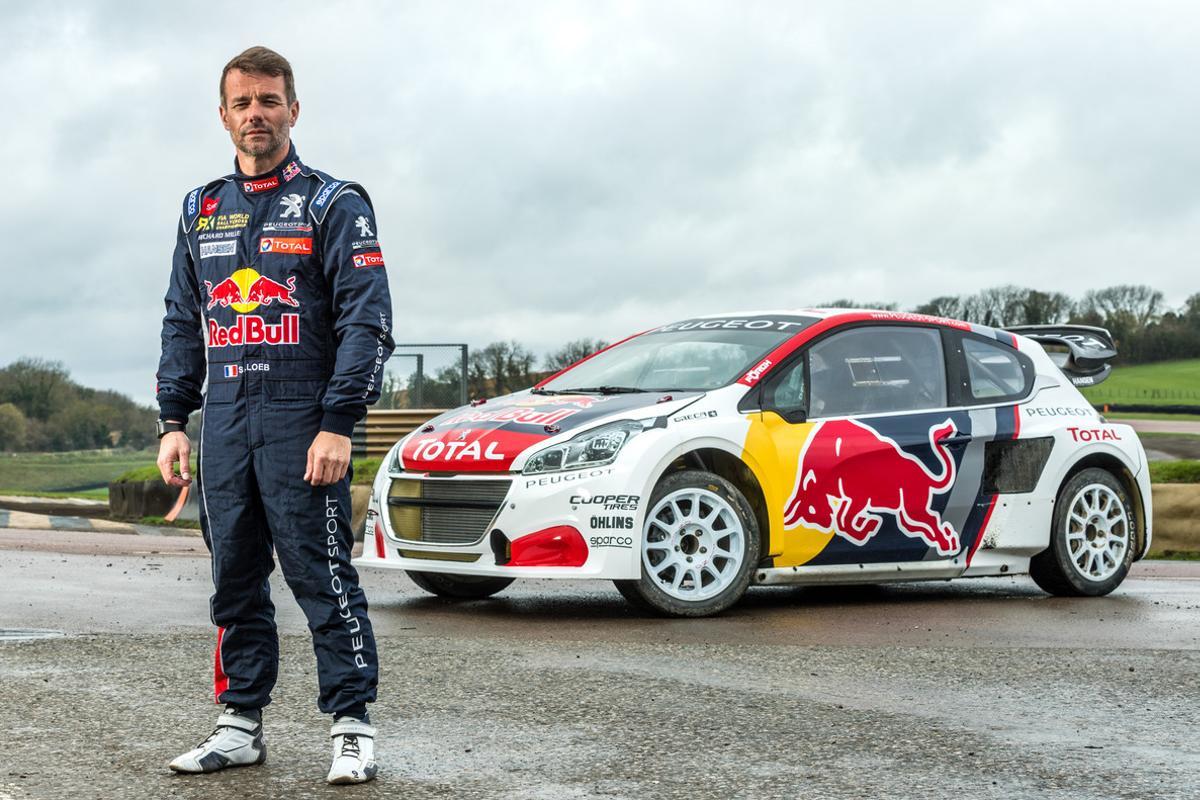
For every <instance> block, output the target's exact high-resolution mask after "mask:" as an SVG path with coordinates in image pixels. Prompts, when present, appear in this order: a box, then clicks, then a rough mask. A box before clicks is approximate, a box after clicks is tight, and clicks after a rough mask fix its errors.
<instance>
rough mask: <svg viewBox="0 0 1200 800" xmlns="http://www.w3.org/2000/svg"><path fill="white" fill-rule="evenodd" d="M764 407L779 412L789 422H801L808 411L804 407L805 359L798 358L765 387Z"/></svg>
mask: <svg viewBox="0 0 1200 800" xmlns="http://www.w3.org/2000/svg"><path fill="white" fill-rule="evenodd" d="M763 390H764V395H763V400H764V403H763V406H764V408H769V409H771V410H772V411H775V412H778V414H779V416H781V417H783V418H784V419H786V420H788V421H789V422H799V421H800V420H801V419H803V415H804V413H805V411H806V409H805V405H804V359H803V358H797V359H796V360H795V361H793V362H792V364H791V365H790V366H787V367H784V368H783V369H782V371H781V372H780V373H779V374H777V375H772V376H771V381H770V383H768V384H767V385H766V386H765V387H763Z"/></svg>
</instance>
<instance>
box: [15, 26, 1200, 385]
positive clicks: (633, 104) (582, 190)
mask: <svg viewBox="0 0 1200 800" xmlns="http://www.w3.org/2000/svg"><path fill="white" fill-rule="evenodd" d="M245 8H246V7H245V5H244V4H233V3H206V4H204V5H203V6H174V5H171V4H137V5H134V4H108V5H92V4H82V3H80V4H74V5H72V4H60V5H55V6H45V5H39V6H37V7H36V8H30V9H28V10H25V9H22V8H21V7H17V6H10V7H8V8H7V9H5V10H4V11H0V29H3V30H4V31H6V32H7V33H6V36H5V40H6V44H8V45H10V46H9V47H8V48H7V49H6V50H3V51H0V66H2V67H3V68H4V71H5V74H6V75H10V76H17V79H15V80H11V81H7V82H6V83H5V84H4V85H3V86H0V102H3V104H4V106H5V108H6V109H14V110H15V111H14V113H12V114H9V115H6V119H5V120H4V121H3V122H0V125H2V126H3V128H2V129H0V133H2V134H3V135H2V136H0V159H2V160H3V163H4V164H5V165H6V172H7V176H6V182H7V188H6V189H5V190H4V191H2V192H0V278H2V280H3V284H2V286H3V291H2V292H0V361H3V360H6V359H10V358H15V357H17V356H19V355H22V354H29V355H40V356H46V357H51V358H58V359H62V360H63V361H65V362H66V363H67V365H68V366H69V367H70V368H71V370H72V371H73V372H74V374H75V375H76V376H77V377H78V378H80V379H81V380H83V381H85V382H86V383H89V384H91V385H96V386H104V387H114V388H118V389H121V390H123V391H127V392H130V393H131V394H133V395H135V396H136V397H138V398H139V399H143V400H148V399H149V398H150V396H151V387H152V384H153V371H154V367H155V365H156V363H157V351H158V326H159V320H160V317H161V313H162V305H161V298H162V293H163V289H164V288H165V285H166V269H167V265H168V263H169V258H170V251H171V247H172V246H173V230H174V228H173V226H174V222H175V217H176V215H177V213H178V208H179V202H180V199H181V198H182V196H183V194H184V193H185V192H186V191H187V190H188V189H190V188H191V187H193V186H195V185H197V184H199V183H201V182H203V181H204V180H207V179H208V178H211V177H214V176H216V175H218V174H221V173H222V172H224V171H226V170H228V168H229V164H230V157H231V155H232V150H231V148H230V146H229V144H228V139H227V137H226V134H225V132H224V131H223V130H221V128H220V125H219V123H218V122H217V119H216V113H215V105H216V96H215V95H216V78H217V76H218V74H219V70H220V68H221V66H222V64H223V63H224V62H225V61H226V60H227V59H228V58H229V57H230V56H231V55H233V54H234V53H235V52H237V51H238V50H240V49H241V48H243V47H245V46H247V45H249V44H252V43H255V42H256V41H258V40H257V39H255V38H254V36H253V35H251V34H248V33H243V32H240V31H233V30H232V28H231V26H232V22H231V21H232V20H235V19H239V18H240V19H243V20H245V19H246V14H247V13H249V14H250V19H249V20H247V24H246V25H245V27H244V30H247V31H248V30H260V31H269V32H270V33H269V35H268V36H267V37H266V38H265V39H264V40H262V41H263V43H265V44H268V45H270V46H272V47H275V48H277V49H279V50H280V51H281V52H283V53H284V54H285V55H287V56H288V57H289V58H290V59H291V60H292V62H293V64H294V66H295V68H296V72H297V81H298V88H299V92H300V98H301V106H302V113H301V119H300V124H299V125H298V127H297V129H296V131H295V139H296V142H297V146H298V147H299V149H300V153H301V155H302V156H303V157H304V158H305V159H306V160H308V161H310V162H311V163H313V164H315V165H317V166H320V167H322V168H324V169H327V170H329V171H331V172H334V173H336V174H340V175H344V176H347V177H353V178H356V179H359V180H361V181H363V182H364V183H365V184H366V186H367V187H368V189H369V190H370V192H371V195H372V198H373V200H374V201H375V204H376V207H377V211H378V213H379V218H380V229H381V231H380V233H381V238H382V240H383V243H384V250H385V253H386V254H387V261H388V268H389V271H390V277H391V280H392V291H393V297H394V298H395V303H396V316H397V322H398V326H399V327H398V330H397V334H398V338H401V339H407V340H410V341H412V340H420V341H425V340H429V339H439V340H446V341H460V340H461V341H468V342H470V343H472V344H474V345H482V344H485V343H486V342H488V341H490V340H492V339H495V338H500V337H504V338H509V337H512V338H517V339H520V340H522V341H523V342H525V343H526V344H528V345H529V346H531V347H533V348H534V349H535V350H540V351H544V350H549V349H551V348H553V347H554V346H555V345H556V344H557V343H559V342H561V341H562V340H564V339H567V338H574V337H578V336H595V337H600V338H606V339H614V338H617V337H619V336H622V335H624V334H627V333H629V332H631V331H633V330H638V329H642V328H645V327H649V326H650V325H653V324H657V323H660V322H663V321H665V320H669V319H672V318H678V317H684V316H690V315H693V314H696V313H704V312H715V311H721V310H729V309H731V308H742V309H748V308H764V307H779V306H789V305H796V306H802V305H806V304H810V303H814V302H819V301H821V300H824V299H828V298H830V297H839V296H845V295H850V296H860V297H864V298H879V299H887V300H894V301H895V302H898V303H900V304H901V305H902V306H905V305H912V304H915V303H917V302H920V301H922V300H925V299H927V298H928V297H930V296H933V295H936V294H953V293H967V292H973V291H976V290H978V289H980V288H982V287H985V286H989V285H996V284H1000V283H1023V284H1028V285H1033V286H1038V287H1039V288H1044V289H1048V290H1056V291H1064V292H1067V293H1070V294H1073V295H1081V294H1082V293H1083V291H1085V290H1086V289H1087V288H1092V287H1094V286H1100V285H1107V284H1114V283H1124V282H1128V281H1129V280H1131V279H1132V280H1138V281H1143V282H1147V283H1151V284H1153V285H1155V286H1156V287H1158V288H1161V289H1163V290H1164V291H1165V292H1166V293H1167V296H1168V300H1169V301H1170V302H1179V301H1181V300H1182V299H1183V297H1185V296H1186V295H1188V294H1190V293H1191V292H1193V291H1196V290H1197V288H1200V287H1197V285H1196V281H1195V279H1194V278H1193V277H1192V274H1193V273H1194V267H1193V266H1192V265H1191V263H1190V261H1191V259H1192V258H1194V256H1193V255H1192V254H1193V253H1195V252H1196V251H1197V248H1198V246H1200V221H1198V215H1197V213H1196V212H1197V201H1196V192H1195V191H1194V190H1193V189H1192V186H1191V183H1192V180H1193V176H1194V175H1195V174H1196V173H1197V167H1198V166H1200V164H1198V163H1197V162H1198V161H1200V150H1197V148H1195V146H1194V140H1195V135H1196V131H1197V123H1198V122H1200V119H1198V116H1200V113H1198V110H1197V106H1196V102H1195V100H1194V94H1195V93H1194V90H1193V89H1192V87H1191V86H1190V81H1191V77H1190V76H1191V75H1194V74H1196V72H1197V71H1198V70H1197V67H1198V66H1200V64H1198V63H1197V62H1200V55H1198V54H1197V52H1196V51H1195V48H1194V42H1195V41H1196V40H1197V36H1196V34H1197V30H1196V29H1197V14H1196V13H1195V12H1194V11H1191V10H1189V9H1186V8H1183V7H1180V6H1178V5H1157V4H1149V5H1141V6H1139V7H1138V9H1137V11H1136V12H1134V11H1132V10H1130V8H1129V7H1128V6H1121V5H1105V4H1095V3H1089V4H1082V3H1058V4H1045V3H975V4H969V3H958V2H940V3H923V4H915V5H913V6H910V7H906V8H905V9H904V10H903V11H900V10H891V9H889V10H887V11H881V10H880V7H879V6H878V5H877V4H859V3H833V2H831V3H826V4H804V6H803V8H801V7H800V5H799V4H794V3H786V2H775V3H771V2H762V3H750V4H742V5H739V6H734V5H730V4H728V3H718V2H711V3H696V2H686V3H685V2H677V3H646V4H602V5H597V4H594V3H545V4H522V5H521V6H520V7H519V12H514V11H513V7H512V6H511V5H504V4H496V3H482V2H480V3H455V4H441V3H415V4H404V5H403V6H398V5H396V4H386V3H371V2H359V3H353V4H338V5H336V6H335V5H332V4H319V3H302V2H297V3H294V4H292V6H290V7H289V13H288V15H287V16H286V17H285V18H280V17H278V16H277V15H272V16H271V18H270V20H269V24H268V21H267V20H266V19H265V17H264V19H261V20H260V19H257V18H256V16H257V15H258V13H259V12H254V11H251V12H246V11H245ZM139 376H141V377H139Z"/></svg>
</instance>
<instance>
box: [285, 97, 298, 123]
mask: <svg viewBox="0 0 1200 800" xmlns="http://www.w3.org/2000/svg"><path fill="white" fill-rule="evenodd" d="M299 118H300V101H299V100H297V101H295V102H294V103H292V106H291V108H289V109H288V126H289V127H293V128H294V127H296V120H297V119H299Z"/></svg>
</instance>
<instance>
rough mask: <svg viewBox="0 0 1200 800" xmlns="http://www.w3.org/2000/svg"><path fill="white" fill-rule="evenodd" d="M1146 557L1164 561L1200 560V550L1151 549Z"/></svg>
mask: <svg viewBox="0 0 1200 800" xmlns="http://www.w3.org/2000/svg"><path fill="white" fill-rule="evenodd" d="M1146 558H1154V559H1159V560H1162V561H1200V550H1151V551H1150V552H1149V553H1147V554H1146Z"/></svg>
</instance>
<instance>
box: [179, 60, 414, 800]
mask: <svg viewBox="0 0 1200 800" xmlns="http://www.w3.org/2000/svg"><path fill="white" fill-rule="evenodd" d="M220 97H221V106H220V116H221V121H222V122H223V123H224V125H225V129H226V130H228V131H229V135H230V137H231V138H232V139H233V144H234V146H235V148H236V150H237V156H236V160H235V163H234V168H235V169H234V173H233V174H231V175H227V176H225V177H223V178H218V179H217V180H215V181H212V182H210V183H208V184H206V185H204V186H201V187H199V188H197V189H195V190H194V191H192V192H189V193H188V195H187V196H186V197H185V198H184V200H183V215H182V217H181V218H180V221H179V231H178V238H177V243H176V245H175V257H174V260H173V262H172V265H171V280H170V285H169V287H168V289H167V295H166V316H165V318H164V319H163V328H162V359H161V361H160V362H159V368H158V404H159V410H160V414H159V417H160V419H159V438H160V439H161V446H160V449H159V457H158V466H159V469H160V470H161V471H162V475H163V479H164V480H166V481H167V483H169V484H172V485H174V486H187V485H189V484H190V482H191V480H190V478H191V476H190V474H189V472H190V469H189V457H190V445H189V443H188V435H187V432H186V424H187V420H188V416H189V415H190V414H191V413H192V412H193V411H195V410H196V409H198V408H200V407H201V406H203V408H204V413H203V418H202V422H201V428H200V434H199V441H200V445H199V464H198V470H197V474H196V487H197V489H198V497H199V503H200V525H201V529H202V531H203V534H204V540H205V543H206V544H207V545H208V549H209V551H210V552H211V553H212V574H213V583H214V584H215V592H214V593H213V595H212V601H211V615H212V620H213V623H214V624H215V625H216V626H217V642H216V656H215V664H214V683H215V694H216V700H217V702H218V703H222V704H224V705H225V710H224V713H223V714H221V715H220V717H219V721H218V722H217V726H216V729H215V730H214V731H213V732H212V734H211V735H209V736H208V738H206V739H205V740H204V741H203V742H201V743H200V745H199V746H197V747H196V748H195V749H193V750H190V751H188V752H187V753H184V754H183V755H181V756H179V757H178V758H176V759H175V760H174V761H172V762H171V763H170V767H171V769H172V770H175V771H176V772H189V773H195V772H214V771H216V770H220V769H224V768H226V767H234V766H247V765H252V764H262V763H263V762H264V761H265V760H266V757H267V751H266V745H265V744H264V739H263V724H262V710H263V708H264V707H265V706H266V705H267V704H268V703H269V702H270V701H271V689H272V687H273V686H274V684H275V679H276V675H277V672H278V659H279V641H278V637H277V635H276V630H275V620H274V616H275V607H274V605H273V604H272V602H271V596H270V583H269V581H268V576H269V575H270V573H271V570H272V569H273V568H274V559H273V557H272V549H273V550H274V552H275V554H276V555H277V556H278V558H279V564H280V567H281V568H282V570H283V575H284V578H285V579H286V581H287V584H288V586H289V587H290V588H291V590H292V593H293V594H294V595H295V597H296V601H297V602H298V603H299V604H300V607H301V608H302V609H303V611H304V614H305V616H306V617H307V618H308V627H309V629H310V630H311V631H312V638H313V649H314V650H315V651H316V657H317V670H318V678H319V686H320V694H319V698H318V707H319V708H320V710H321V711H322V712H323V713H327V714H332V715H333V718H334V721H333V727H332V730H331V737H332V739H333V764H332V766H331V768H330V771H329V775H328V778H327V779H328V781H329V782H330V783H361V782H364V781H368V780H370V779H371V778H373V777H374V776H375V773H376V770H377V766H376V761H375V748H374V737H375V728H374V727H373V726H372V725H371V723H370V720H369V719H368V716H367V704H368V703H371V702H374V700H375V687H376V682H377V668H378V664H377V658H376V650H375V639H374V636H373V635H372V632H371V623H370V621H369V620H368V619H367V601H366V597H365V596H364V595H363V591H362V589H361V588H360V587H359V585H358V575H357V573H356V572H355V569H354V567H353V566H351V564H350V548H351V546H352V544H353V539H352V534H351V531H350V477H351V475H350V434H351V431H352V430H353V428H354V424H355V422H356V421H357V420H359V419H361V418H362V417H363V416H364V415H365V414H366V408H367V406H368V405H369V404H370V403H372V402H374V401H375V400H376V399H377V398H378V397H379V387H380V379H381V377H382V370H383V364H384V362H385V361H386V360H387V358H388V356H389V355H391V352H392V348H393V342H392V337H391V334H390V328H391V299H390V297H389V294H388V282H387V274H386V273H385V271H384V264H383V255H382V253H381V251H380V248H379V242H378V235H377V231H378V229H377V227H376V224H375V215H374V213H373V211H372V209H371V201H370V199H369V198H368V197H367V193H366V191H365V190H364V189H363V188H362V187H361V186H359V185H358V184H355V183H351V182H347V181H344V180H339V179H336V178H332V177H330V176H329V175H327V174H325V173H323V172H320V171H318V170H315V169H312V168H311V167H308V166H306V165H305V164H304V163H303V162H301V161H300V159H299V157H297V155H296V150H295V147H294V146H292V144H291V128H292V126H293V125H295V124H296V119H297V117H298V115H299V113H300V104H299V103H298V102H297V100H296V89H295V83H294V80H293V77H292V69H291V66H290V65H289V64H288V62H287V60H286V59H284V58H283V57H282V56H281V55H279V54H278V53H275V52H273V51H271V50H268V49H267V48H265V47H252V48H250V49H249V50H246V51H245V52H244V53H242V54H241V55H239V56H237V57H235V58H234V59H233V60H232V61H230V62H229V63H228V64H227V65H225V69H224V71H223V72H222V74H221V91H220ZM176 464H178V466H179V473H180V474H178V475H176V474H175V465H176Z"/></svg>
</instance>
